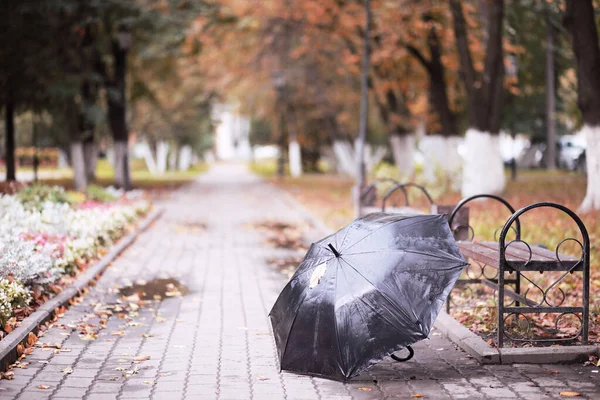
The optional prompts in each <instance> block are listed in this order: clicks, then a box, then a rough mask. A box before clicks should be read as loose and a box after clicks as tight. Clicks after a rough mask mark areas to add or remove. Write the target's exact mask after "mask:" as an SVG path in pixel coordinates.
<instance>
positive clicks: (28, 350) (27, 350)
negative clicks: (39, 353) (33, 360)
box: [23, 348, 33, 355]
mask: <svg viewBox="0 0 600 400" xmlns="http://www.w3.org/2000/svg"><path fill="white" fill-rule="evenodd" d="M31 353H33V348H29V349H25V350H24V351H23V354H27V355H29V354H31Z"/></svg>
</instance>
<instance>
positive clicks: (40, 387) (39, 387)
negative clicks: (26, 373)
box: [37, 385, 50, 389]
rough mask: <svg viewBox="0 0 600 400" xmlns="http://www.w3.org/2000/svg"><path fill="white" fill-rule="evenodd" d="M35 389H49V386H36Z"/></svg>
mask: <svg viewBox="0 0 600 400" xmlns="http://www.w3.org/2000/svg"><path fill="white" fill-rule="evenodd" d="M37 388H38V389H50V386H48V385H38V387H37Z"/></svg>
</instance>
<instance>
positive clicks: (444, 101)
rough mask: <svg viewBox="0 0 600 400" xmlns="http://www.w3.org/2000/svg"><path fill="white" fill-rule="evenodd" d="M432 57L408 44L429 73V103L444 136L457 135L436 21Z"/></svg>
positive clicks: (428, 19) (431, 37)
mask: <svg viewBox="0 0 600 400" xmlns="http://www.w3.org/2000/svg"><path fill="white" fill-rule="evenodd" d="M424 19H425V21H426V22H432V21H433V19H432V18H431V17H430V16H425V18H424ZM427 45H428V47H429V54H430V59H429V60H427V59H426V58H425V57H424V56H423V54H422V53H421V52H420V51H419V50H418V49H417V48H415V47H413V46H407V49H408V51H409V52H410V53H411V54H412V55H413V56H414V57H415V58H416V59H417V60H418V61H419V62H420V63H421V64H422V65H423V67H424V68H425V70H426V71H427V74H428V75H429V104H430V105H431V107H432V108H433V109H434V110H435V113H436V114H437V116H438V118H439V122H440V125H441V126H442V131H441V134H442V135H443V136H456V135H458V129H457V127H456V116H455V115H454V113H453V112H452V110H451V109H450V101H449V100H448V92H447V87H448V86H447V85H446V76H445V68H444V64H443V63H442V51H441V45H440V40H439V37H438V35H437V31H436V28H435V23H433V24H432V27H431V29H430V31H429V34H428V37H427Z"/></svg>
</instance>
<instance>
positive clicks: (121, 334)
mask: <svg viewBox="0 0 600 400" xmlns="http://www.w3.org/2000/svg"><path fill="white" fill-rule="evenodd" d="M124 334H125V332H124V331H115V332H113V333H111V335H112V336H123V335H124Z"/></svg>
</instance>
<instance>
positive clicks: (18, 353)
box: [17, 344, 25, 356]
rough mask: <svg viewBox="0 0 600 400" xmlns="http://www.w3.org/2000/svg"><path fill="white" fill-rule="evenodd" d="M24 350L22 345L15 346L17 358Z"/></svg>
mask: <svg viewBox="0 0 600 400" xmlns="http://www.w3.org/2000/svg"><path fill="white" fill-rule="evenodd" d="M24 350H25V348H24V347H23V345H22V344H18V345H17V356H20V355H21V354H23V351H24Z"/></svg>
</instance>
